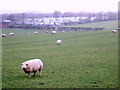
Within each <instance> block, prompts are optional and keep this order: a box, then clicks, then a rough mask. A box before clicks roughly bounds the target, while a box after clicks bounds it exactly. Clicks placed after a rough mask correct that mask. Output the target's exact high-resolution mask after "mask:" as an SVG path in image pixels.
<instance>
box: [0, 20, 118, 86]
mask: <svg viewBox="0 0 120 90" xmlns="http://www.w3.org/2000/svg"><path fill="white" fill-rule="evenodd" d="M113 22H114V23H113ZM110 23H111V24H110ZM99 24H100V27H105V28H106V27H107V28H106V29H104V30H103V31H89V32H65V33H61V32H57V33H56V34H55V35H52V34H50V33H45V32H43V31H39V30H25V29H3V30H2V33H5V34H6V35H7V37H2V87H3V88H117V87H118V32H117V33H112V29H116V28H117V21H109V22H108V21H107V22H101V23H100V22H99V23H94V24H93V25H97V26H99ZM90 25H91V24H83V26H90ZM80 26H82V25H80ZM93 27H94V26H93ZM34 31H38V32H39V33H38V34H33V32H34ZM10 32H13V33H15V35H14V36H9V33H10ZM28 33H30V35H28ZM57 39H61V40H62V44H61V45H57V44H56V40H57ZM35 58H40V59H41V60H42V61H43V63H44V69H43V73H42V76H41V77H39V76H38V73H37V74H36V77H31V78H30V79H28V78H27V74H25V73H24V72H23V71H22V70H21V63H22V62H24V61H26V60H29V59H35ZM32 75H33V74H32V73H31V76H32Z"/></svg>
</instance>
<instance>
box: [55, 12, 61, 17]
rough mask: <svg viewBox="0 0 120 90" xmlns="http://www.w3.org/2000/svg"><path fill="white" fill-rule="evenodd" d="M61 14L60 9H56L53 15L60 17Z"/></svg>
mask: <svg viewBox="0 0 120 90" xmlns="http://www.w3.org/2000/svg"><path fill="white" fill-rule="evenodd" d="M60 16H61V12H60V11H54V13H53V17H55V18H58V17H60Z"/></svg>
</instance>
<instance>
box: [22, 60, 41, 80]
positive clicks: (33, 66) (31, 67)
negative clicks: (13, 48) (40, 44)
mask: <svg viewBox="0 0 120 90" xmlns="http://www.w3.org/2000/svg"><path fill="white" fill-rule="evenodd" d="M21 68H22V69H23V70H24V72H25V73H27V74H28V78H30V73H31V72H33V73H34V75H33V77H35V74H36V72H37V71H39V73H40V74H39V75H40V76H41V73H42V69H43V63H42V61H41V60H40V59H32V60H28V61H25V62H23V63H22V64H21Z"/></svg>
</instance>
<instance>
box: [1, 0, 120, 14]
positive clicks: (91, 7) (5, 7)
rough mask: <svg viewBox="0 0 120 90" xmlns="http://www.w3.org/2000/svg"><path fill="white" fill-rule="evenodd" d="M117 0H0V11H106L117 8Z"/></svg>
mask: <svg viewBox="0 0 120 90" xmlns="http://www.w3.org/2000/svg"><path fill="white" fill-rule="evenodd" d="M118 1H119V0H0V13H23V12H38V13H40V12H42V13H53V12H54V11H55V10H57V11H61V12H62V13H64V12H81V11H85V12H108V11H117V10H118Z"/></svg>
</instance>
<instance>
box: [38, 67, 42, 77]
mask: <svg viewBox="0 0 120 90" xmlns="http://www.w3.org/2000/svg"><path fill="white" fill-rule="evenodd" d="M39 73H40V74H39V76H41V75H42V68H41V67H40V69H39Z"/></svg>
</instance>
